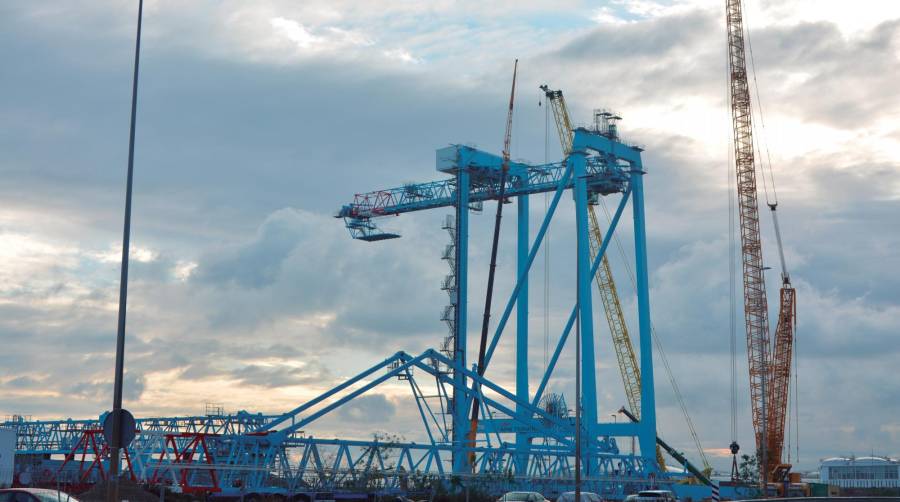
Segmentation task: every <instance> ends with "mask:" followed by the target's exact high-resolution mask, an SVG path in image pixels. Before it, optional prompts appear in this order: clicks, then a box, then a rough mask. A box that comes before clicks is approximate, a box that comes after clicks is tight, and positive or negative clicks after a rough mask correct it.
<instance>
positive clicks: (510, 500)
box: [497, 492, 550, 502]
mask: <svg viewBox="0 0 900 502" xmlns="http://www.w3.org/2000/svg"><path fill="white" fill-rule="evenodd" d="M497 502H550V501H549V500H547V499H545V498H544V496H543V495H541V494H540V493H538V492H507V493H504V494H503V496H502V497H500V498H498V499H497Z"/></svg>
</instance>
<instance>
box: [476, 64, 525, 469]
mask: <svg viewBox="0 0 900 502" xmlns="http://www.w3.org/2000/svg"><path fill="white" fill-rule="evenodd" d="M518 69H519V60H518V59H516V61H515V63H514V64H513V78H512V90H510V93H509V109H508V110H507V112H506V136H504V138H503V164H502V165H501V168H500V198H499V199H497V213H496V216H495V218H494V239H493V242H492V243H491V265H490V269H489V270H488V282H487V294H485V297H484V317H483V318H482V321H481V343H480V345H479V346H478V366H477V371H478V375H479V376H484V369H485V368H484V357H485V353H486V352H487V338H488V328H489V327H490V322H491V300H492V297H493V295H494V272H495V271H496V270H497V247H498V244H499V241H500V220H501V219H502V218H503V203H504V200H503V199H504V195H505V193H506V175H507V172H508V171H509V149H510V140H511V138H512V120H513V108H514V106H515V100H516V74H517V72H518ZM478 408H479V399H478V394H477V393H475V395H474V396H473V398H472V415H471V424H472V425H471V428H470V430H469V446H470V447H474V446H475V436H476V434H477V433H478ZM469 465H471V466H472V467H473V468H474V467H475V452H474V451H472V452H470V453H469Z"/></svg>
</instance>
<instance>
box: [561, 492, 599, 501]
mask: <svg viewBox="0 0 900 502" xmlns="http://www.w3.org/2000/svg"><path fill="white" fill-rule="evenodd" d="M556 502H575V492H563V493H561V494H560V495H559V498H557V499H556ZM581 502H603V499H602V498H601V497H600V495H597V494H596V493H594V492H581Z"/></svg>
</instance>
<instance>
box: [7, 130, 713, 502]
mask: <svg viewBox="0 0 900 502" xmlns="http://www.w3.org/2000/svg"><path fill="white" fill-rule="evenodd" d="M599 120H600V122H598V123H595V124H594V126H593V127H590V128H577V129H575V131H574V134H573V142H572V148H571V151H570V152H569V154H568V155H567V156H566V157H565V158H564V159H562V160H561V161H559V162H553V163H546V164H537V165H533V164H528V163H524V162H514V161H510V162H509V163H508V171H507V172H506V175H505V176H504V175H503V172H502V169H503V164H504V159H503V158H502V157H501V156H498V155H494V154H491V153H487V152H484V151H481V150H478V149H476V148H473V147H469V146H464V145H451V146H448V147H446V148H441V149H439V150H438V151H437V155H436V168H437V171H438V172H440V173H443V174H445V175H447V176H446V177H445V178H443V179H441V180H438V181H432V182H428V183H420V184H407V185H404V186H401V187H397V188H392V189H387V190H379V191H374V192H369V193H364V194H358V195H356V196H355V197H354V199H353V201H352V202H350V203H349V204H347V205H345V206H343V207H342V208H341V209H340V211H339V212H338V213H337V215H336V216H337V217H339V218H342V219H343V220H344V222H345V223H346V226H347V228H348V229H349V231H350V234H351V235H352V236H353V237H354V238H356V239H359V240H363V241H379V240H384V239H391V238H397V237H399V235H398V234H396V233H389V232H385V231H383V230H381V228H380V227H379V225H378V223H379V220H380V219H382V218H384V217H388V216H394V215H400V214H403V213H408V212H414V211H423V210H428V209H435V208H453V209H454V213H455V214H454V220H453V221H452V225H450V226H452V227H453V232H452V233H451V235H453V236H454V240H455V242H454V243H453V246H451V247H450V248H448V249H450V250H452V254H453V259H452V264H453V269H454V274H452V276H453V282H454V284H453V285H452V286H453V287H452V288H448V290H449V291H452V292H453V295H454V296H455V298H454V307H455V308H453V309H451V310H450V312H451V314H452V320H453V322H452V323H451V326H452V327H453V330H454V333H453V336H452V345H451V346H450V347H448V348H447V349H448V350H445V351H441V350H433V349H429V350H426V351H424V352H422V353H421V354H419V355H411V354H407V353H405V352H397V353H395V354H394V355H392V356H390V357H388V358H386V359H384V360H383V361H380V362H378V363H376V364H374V365H372V366H371V367H369V368H367V369H365V370H364V371H361V372H360V373H358V374H356V375H355V376H353V377H350V378H348V379H346V380H345V381H344V382H342V383H341V384H339V385H337V386H336V387H334V388H332V389H330V390H328V391H326V392H323V393H322V394H320V395H318V396H317V397H315V398H313V399H310V400H309V401H307V402H305V403H303V404H301V405H300V406H298V407H297V408H295V409H293V410H291V411H289V412H287V413H284V414H279V415H259V414H246V413H244V414H236V415H229V416H218V417H206V418H204V417H182V418H177V417H176V418H152V419H141V420H138V422H137V429H138V430H137V436H136V439H135V440H134V441H133V442H132V443H131V445H130V446H129V447H128V449H127V454H128V455H127V458H128V459H129V463H130V465H129V466H128V472H130V473H133V475H134V477H135V479H136V480H138V481H141V482H147V483H151V484H166V485H168V486H170V487H171V488H172V489H174V490H176V491H183V492H198V491H200V492H202V491H205V492H208V493H213V494H220V495H230V496H237V495H242V496H246V497H248V498H250V499H253V498H254V497H260V496H263V495H266V494H271V495H280V496H283V497H288V498H292V497H293V498H295V499H296V497H306V498H310V499H311V498H312V497H314V496H315V495H316V494H317V493H321V492H326V493H332V494H333V493H335V492H341V491H353V492H366V493H374V494H403V493H420V494H421V493H423V492H428V491H429V490H430V491H431V493H432V494H433V493H434V490H437V489H439V488H440V489H447V490H453V489H460V486H463V485H464V486H466V487H477V488H479V489H481V490H483V491H486V492H488V493H495V492H499V491H505V490H510V489H529V490H538V491H541V492H543V493H544V494H545V495H547V496H550V497H552V496H554V495H556V494H558V493H560V492H561V491H566V490H571V489H572V488H573V485H574V479H575V471H574V465H575V462H574V459H575V452H576V450H578V451H580V452H581V457H580V465H581V474H582V476H581V477H582V480H583V489H585V490H591V491H596V492H598V493H601V494H602V495H603V496H604V497H606V498H609V499H621V498H622V497H624V495H625V494H627V493H632V492H633V491H635V490H637V489H641V488H646V487H650V486H659V485H661V484H662V485H665V484H667V483H673V482H674V481H675V480H676V478H675V477H673V476H670V475H668V474H667V473H665V472H660V470H659V466H658V464H657V461H656V450H655V445H656V413H655V410H656V406H655V394H654V389H653V358H652V353H653V349H652V346H651V339H650V322H649V320H650V304H649V290H648V284H647V243H646V228H645V217H644V189H643V176H644V174H645V171H644V168H643V166H642V162H641V149H640V148H638V147H636V146H633V145H629V144H627V143H625V142H623V141H621V140H620V138H619V137H618V135H617V134H616V130H615V128H610V127H608V126H609V124H604V123H603V122H602V120H603V119H602V117H601V118H600V119H599ZM501 180H502V181H501ZM501 182H502V183H503V184H504V187H503V190H501V187H500V184H501ZM501 192H502V193H503V197H504V198H509V199H514V200H515V201H516V203H517V230H518V235H517V244H516V260H517V266H516V281H515V285H514V287H513V289H512V291H511V292H510V294H509V298H508V299H507V300H506V302H505V304H504V308H503V310H502V313H501V315H500V317H499V319H498V322H497V325H496V327H495V328H494V330H493V332H492V336H491V337H490V343H489V344H488V346H487V350H486V352H485V358H484V365H483V367H482V368H480V369H479V368H474V367H473V366H472V365H471V364H470V362H469V361H468V360H467V338H468V337H467V331H466V326H467V317H468V308H467V305H468V268H469V259H468V251H469V246H470V242H469V213H470V211H471V210H472V208H473V207H476V206H478V205H479V204H480V203H482V202H484V201H490V200H494V201H496V200H498V199H499V198H500V194H501ZM566 192H571V193H572V195H573V196H574V201H575V204H574V210H575V214H574V216H575V218H574V219H575V222H576V238H575V242H574V243H573V245H574V246H575V250H576V253H575V254H576V256H577V260H576V269H577V270H576V275H577V290H578V291H577V293H578V294H577V298H578V299H580V301H578V302H575V305H574V306H573V308H572V310H571V312H570V314H569V317H568V319H567V322H566V325H565V327H564V329H563V331H562V333H561V335H560V338H559V341H558V343H557V345H556V347H555V349H554V351H553V354H552V356H551V357H550V359H549V362H548V366H547V369H546V371H545V372H544V373H543V374H542V375H541V378H540V381H539V384H538V386H537V388H536V389H534V390H533V391H532V389H531V388H530V387H529V381H530V380H529V376H530V375H529V372H528V364H527V360H528V339H529V333H528V308H527V298H528V276H529V272H530V270H531V267H532V264H533V263H534V259H535V257H536V255H537V254H538V252H539V250H540V249H541V246H542V243H543V241H544V238H545V236H546V233H547V229H548V226H549V225H550V222H551V221H552V220H553V218H554V217H555V216H557V213H558V211H557V208H558V206H559V202H560V200H561V198H562V196H563V194H564V193H566ZM538 193H552V194H553V197H552V200H551V201H550V203H549V206H548V209H547V212H546V215H545V216H544V218H543V219H542V221H541V223H540V227H539V229H538V231H537V234H536V235H535V237H534V239H533V240H532V239H531V236H530V235H529V227H530V221H529V218H530V215H529V210H528V197H529V196H530V195H532V194H538ZM597 197H616V198H618V203H617V208H616V211H615V213H614V215H613V217H612V220H611V224H610V225H609V228H608V229H607V230H606V235H605V238H604V239H603V240H602V242H603V244H602V246H601V247H600V249H599V250H598V252H597V254H596V257H595V258H593V259H591V254H590V248H589V242H590V241H589V239H590V235H589V222H588V206H589V204H591V203H592V202H593V201H594V200H595V199H596V198H597ZM629 202H630V203H631V210H632V221H633V239H634V250H635V253H634V256H635V270H636V272H637V306H638V316H637V317H638V333H639V337H638V340H639V348H640V371H641V375H642V379H641V386H642V389H641V410H642V414H641V416H640V419H639V420H638V421H637V422H624V421H623V422H619V423H609V422H603V421H601V420H600V419H599V417H598V413H597V395H598V392H597V374H596V365H595V359H594V354H595V347H594V329H593V315H592V302H591V289H592V288H591V281H592V279H593V277H594V275H595V274H596V272H597V269H598V267H599V266H600V263H601V257H602V256H603V255H604V254H605V252H606V247H607V245H608V243H609V242H611V241H612V239H611V237H612V236H613V233H614V232H615V231H616V229H617V228H618V225H619V224H620V220H621V217H622V215H623V214H624V212H625V209H626V207H627V205H628V203H629ZM514 308H515V310H516V322H515V332H516V334H515V372H516V379H515V382H516V383H515V389H514V390H509V389H506V388H504V387H503V386H501V385H499V384H497V383H496V382H494V381H493V380H492V379H491V376H490V375H491V373H490V371H489V365H490V362H491V360H492V359H493V357H494V355H495V353H496V351H497V347H498V344H499V341H500V340H501V338H502V336H503V334H504V333H505V332H506V331H509V330H507V329H506V328H507V324H508V323H509V321H510V318H511V316H512V311H513V309H514ZM576 319H579V321H580V322H578V323H576ZM576 325H578V326H579V328H580V329H576V336H578V337H580V341H581V343H582V347H583V351H582V353H581V354H582V357H581V360H580V367H581V378H582V381H583V383H584V385H583V389H584V390H583V393H582V396H581V402H580V403H577V402H576V406H578V405H579V404H580V406H581V409H582V417H583V419H582V420H581V422H580V423H581V430H580V433H578V432H579V431H576V421H575V420H574V417H573V416H572V414H571V410H569V409H568V407H567V406H566V404H565V401H566V400H565V399H564V398H562V397H561V396H559V395H556V394H553V395H551V394H550V393H549V392H547V384H548V382H549V380H550V378H551V375H553V373H554V370H555V368H557V367H558V366H559V361H560V356H561V354H562V351H563V349H564V347H565V346H566V343H567V340H568V339H569V338H570V334H571V333H572V331H573V328H574V327H575V326H576ZM481 369H484V370H488V371H481ZM398 381H399V382H401V383H402V385H404V386H408V388H409V392H410V394H411V397H412V399H411V400H410V403H414V405H415V412H416V413H417V414H418V416H419V418H420V420H421V425H422V428H421V429H420V430H418V431H403V432H402V434H401V435H398V436H392V437H389V438H385V437H374V438H373V437H371V436H364V437H356V438H334V437H318V436H314V435H313V434H312V433H311V432H310V431H313V430H314V429H316V428H317V426H319V425H321V424H327V421H328V420H329V419H331V418H333V417H334V416H335V412H336V411H337V410H340V409H341V408H342V407H344V406H347V405H348V404H350V403H353V402H354V400H356V399H358V398H359V397H361V396H363V395H365V394H366V393H368V392H371V391H373V390H375V389H377V388H379V387H380V386H384V385H394V386H395V387H394V388H395V389H396V384H397V382H398ZM606 383H607V382H601V385H604V384H606ZM610 384H611V383H610ZM576 401H577V400H576ZM570 402H571V400H570ZM473 403H477V406H478V408H477V409H478V410H479V416H480V420H479V421H478V424H477V437H476V440H475V441H474V442H472V441H470V438H469V437H468V433H469V430H470V427H471V425H472V422H471V421H470V417H469V415H468V413H467V411H468V410H469V409H470V408H471V407H472V404H473ZM76 422H77V423H76ZM0 426H6V427H11V428H14V429H16V430H17V431H18V433H19V443H18V453H19V454H20V457H21V458H22V459H23V462H22V465H24V466H25V468H29V465H34V464H29V462H33V461H34V462H37V461H38V460H39V461H40V462H46V459H47V458H48V456H53V455H57V456H59V455H62V456H63V457H64V458H65V459H67V460H68V461H72V460H73V459H76V458H81V459H84V458H90V457H91V456H95V457H103V451H104V450H103V442H104V438H103V437H102V434H97V432H98V429H99V422H98V421H96V420H94V421H75V422H72V421H58V422H33V421H22V420H18V421H13V422H7V423H2V424H0ZM88 437H90V440H91V441H93V442H94V443H92V444H93V445H94V447H93V450H91V451H88V448H87V446H85V445H87V443H88V441H87V440H86V439H85V438H88ZM576 438H578V440H576ZM617 438H618V439H619V440H621V439H622V438H636V439H637V444H638V446H639V448H638V451H637V452H635V453H625V452H622V451H620V450H619V448H618V446H617ZM577 441H580V444H578V443H577ZM79 448H81V450H79ZM35 459H38V460H35ZM101 460H102V458H101ZM81 465H84V462H83V461H82V464H81ZM70 466H71V462H70ZM90 466H91V467H94V466H100V467H102V461H100V462H97V463H91V464H90ZM51 474H53V477H55V481H56V482H57V483H59V482H60V481H62V482H63V483H64V484H65V483H67V482H69V481H68V480H69V478H66V476H64V475H69V474H71V475H72V476H75V477H76V478H77V479H75V481H83V480H85V479H87V478H86V476H95V477H96V472H95V473H94V474H90V473H87V474H85V473H83V472H82V471H81V470H80V469H78V470H77V472H74V473H72V472H69V473H66V472H63V469H62V468H60V470H59V471H58V472H56V473H51ZM70 477H71V476H70ZM694 488H696V487H694ZM679 489H680V490H688V489H692V488H691V487H685V486H681V485H679ZM692 496H694V497H695V498H697V497H699V498H702V497H703V496H708V493H706V494H697V493H695V494H693V495H692Z"/></svg>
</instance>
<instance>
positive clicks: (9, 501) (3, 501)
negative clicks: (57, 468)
mask: <svg viewBox="0 0 900 502" xmlns="http://www.w3.org/2000/svg"><path fill="white" fill-rule="evenodd" d="M0 502H78V499H76V498H75V497H73V496H71V495H69V494H68V493H66V492H61V491H57V490H46V489H44V488H9V489H6V490H0Z"/></svg>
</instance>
